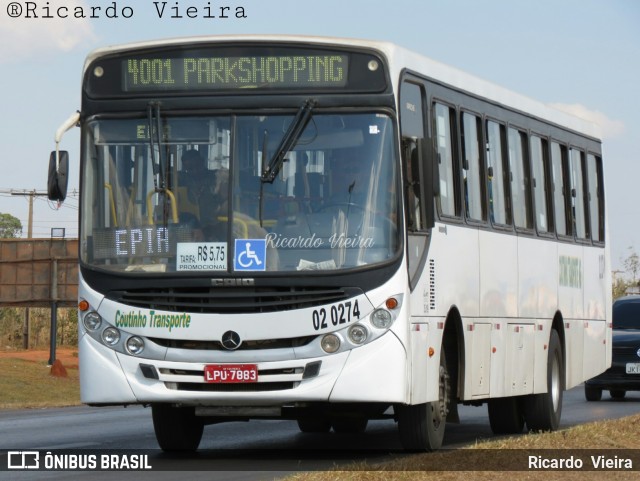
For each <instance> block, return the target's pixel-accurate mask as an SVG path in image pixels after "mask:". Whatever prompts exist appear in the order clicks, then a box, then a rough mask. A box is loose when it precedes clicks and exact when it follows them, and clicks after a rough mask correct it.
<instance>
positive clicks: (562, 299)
mask: <svg viewBox="0 0 640 481" xmlns="http://www.w3.org/2000/svg"><path fill="white" fill-rule="evenodd" d="M583 250H584V248H583V247H582V246H580V245H572V244H567V243H559V244H558V308H559V311H560V313H561V314H562V319H563V322H564V331H565V344H566V352H565V371H566V380H565V387H566V389H570V388H572V387H574V386H576V385H578V384H580V383H581V382H582V381H583V380H584V375H583V367H584V356H585V355H589V353H588V352H585V350H584V321H585V313H584V289H583V288H584V281H583V266H584V264H583Z"/></svg>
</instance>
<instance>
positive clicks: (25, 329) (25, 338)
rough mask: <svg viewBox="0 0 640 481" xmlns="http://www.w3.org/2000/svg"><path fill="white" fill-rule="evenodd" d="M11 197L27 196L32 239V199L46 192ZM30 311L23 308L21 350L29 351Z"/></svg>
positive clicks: (28, 222)
mask: <svg viewBox="0 0 640 481" xmlns="http://www.w3.org/2000/svg"><path fill="white" fill-rule="evenodd" d="M11 195H21V196H29V218H28V220H27V239H33V199H34V198H35V197H36V196H45V195H47V193H46V192H37V191H36V190H35V189H34V190H32V191H30V192H27V191H24V192H14V191H13V190H12V191H11ZM30 318H31V309H30V308H28V307H27V308H25V313H24V324H23V326H22V348H23V349H29V326H30V324H31V320H30Z"/></svg>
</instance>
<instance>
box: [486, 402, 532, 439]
mask: <svg viewBox="0 0 640 481" xmlns="http://www.w3.org/2000/svg"><path fill="white" fill-rule="evenodd" d="M520 401H521V400H520V399H519V398H517V397H501V398H495V399H489V402H488V403H487V407H488V411H489V424H490V425H491V431H493V434H519V433H521V432H522V429H523V428H524V415H523V413H522V407H521V405H520Z"/></svg>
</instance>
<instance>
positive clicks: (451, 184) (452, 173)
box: [434, 103, 461, 217]
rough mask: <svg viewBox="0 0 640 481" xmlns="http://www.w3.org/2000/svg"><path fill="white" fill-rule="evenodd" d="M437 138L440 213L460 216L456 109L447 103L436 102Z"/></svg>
mask: <svg viewBox="0 0 640 481" xmlns="http://www.w3.org/2000/svg"><path fill="white" fill-rule="evenodd" d="M434 112H435V138H436V150H437V153H438V155H437V162H438V164H439V165H438V171H439V175H440V179H439V180H440V188H439V196H438V200H437V204H438V210H439V211H440V214H442V215H445V216H456V217H459V216H460V212H461V209H460V200H459V195H458V192H459V189H458V186H457V179H458V175H457V173H456V169H457V165H458V162H457V155H456V151H455V147H454V146H455V142H454V141H453V139H454V134H455V117H456V116H455V111H454V109H452V108H450V107H447V106H445V105H442V104H439V103H436V104H435V108H434Z"/></svg>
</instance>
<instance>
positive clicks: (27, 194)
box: [11, 189, 47, 239]
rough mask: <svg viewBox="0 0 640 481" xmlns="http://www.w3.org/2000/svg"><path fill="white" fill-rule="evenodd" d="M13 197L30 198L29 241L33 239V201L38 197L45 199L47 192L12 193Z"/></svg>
mask: <svg viewBox="0 0 640 481" xmlns="http://www.w3.org/2000/svg"><path fill="white" fill-rule="evenodd" d="M11 195H21V196H23V197H24V196H29V219H28V220H27V224H28V225H27V239H33V199H34V198H35V197H36V196H38V197H44V196H46V195H47V193H46V192H37V191H36V190H35V189H34V190H32V191H24V192H14V191H13V190H12V191H11Z"/></svg>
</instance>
